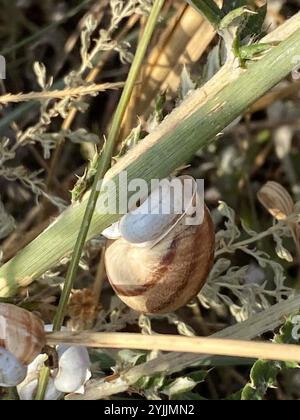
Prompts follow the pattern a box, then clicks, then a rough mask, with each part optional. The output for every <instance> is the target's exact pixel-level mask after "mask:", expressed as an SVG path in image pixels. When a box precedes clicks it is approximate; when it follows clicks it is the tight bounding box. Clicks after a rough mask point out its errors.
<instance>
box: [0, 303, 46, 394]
mask: <svg viewBox="0 0 300 420" xmlns="http://www.w3.org/2000/svg"><path fill="white" fill-rule="evenodd" d="M44 345H45V332H44V324H43V322H42V321H41V320H40V319H39V318H38V317H37V316H35V315H34V314H32V313H31V312H29V311H26V310H25V309H22V308H19V307H17V306H14V305H11V304H7V303H0V355H2V357H0V378H1V377H2V378H9V377H10V378H11V380H7V384H6V385H5V381H4V380H3V381H1V382H2V386H12V385H11V382H15V383H14V385H16V384H18V383H19V382H21V381H22V380H23V379H24V378H22V374H21V373H20V375H16V378H15V381H14V380H13V376H11V372H12V371H13V369H12V365H13V364H14V366H15V372H16V373H17V372H23V373H24V372H25V375H26V371H27V368H26V367H27V366H28V365H29V364H30V363H31V362H32V361H33V360H34V359H35V358H36V356H37V355H38V354H40V352H41V350H42V348H43V347H44ZM25 375H24V376H25ZM20 378H21V379H20Z"/></svg>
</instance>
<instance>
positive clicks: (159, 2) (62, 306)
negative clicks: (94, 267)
mask: <svg viewBox="0 0 300 420" xmlns="http://www.w3.org/2000/svg"><path fill="white" fill-rule="evenodd" d="M163 4H164V0H155V2H154V4H153V7H152V10H151V13H150V16H149V19H148V21H147V24H146V27H145V31H144V33H143V36H142V38H141V41H140V43H139V45H138V48H137V51H136V54H135V57H134V60H133V63H132V66H131V68H130V71H129V74H128V78H127V81H126V84H125V87H124V90H123V93H122V95H121V98H120V101H119V104H118V107H117V110H116V112H115V114H114V117H113V121H112V125H111V129H110V131H109V135H108V138H107V142H106V143H105V146H104V149H103V153H100V155H99V158H98V164H97V171H96V175H95V178H94V182H93V186H92V189H91V193H90V195H89V197H88V200H87V204H86V208H85V212H84V215H83V219H82V223H81V226H80V230H79V234H78V237H77V240H76V243H75V247H74V251H73V254H72V258H71V262H70V265H69V268H68V271H67V275H66V280H65V284H64V288H63V291H62V294H61V298H60V301H59V305H58V309H57V313H56V316H55V318H54V324H53V330H54V331H58V330H60V328H61V326H62V324H63V319H64V314H65V310H66V306H67V303H68V300H69V296H70V293H71V290H72V287H73V283H74V279H75V277H76V275H77V272H78V266H79V261H80V258H81V254H82V250H83V247H84V244H85V242H86V238H87V235H88V231H89V228H90V224H91V220H92V217H93V214H94V210H95V207H96V203H97V200H98V197H99V194H100V191H99V182H102V179H103V178H104V175H105V173H106V172H107V170H108V169H109V167H110V164H111V160H112V156H113V152H114V149H115V145H116V142H117V140H118V136H119V133H120V128H121V124H122V120H123V117H124V115H125V112H126V108H127V105H128V103H129V100H130V97H131V94H132V91H133V89H134V85H135V83H136V79H137V76H138V74H139V71H140V68H141V65H142V62H143V60H144V57H145V53H146V50H147V47H148V45H149V42H150V39H151V37H152V34H153V31H154V29H155V26H156V22H157V19H158V17H159V13H160V11H161V8H162V6H163Z"/></svg>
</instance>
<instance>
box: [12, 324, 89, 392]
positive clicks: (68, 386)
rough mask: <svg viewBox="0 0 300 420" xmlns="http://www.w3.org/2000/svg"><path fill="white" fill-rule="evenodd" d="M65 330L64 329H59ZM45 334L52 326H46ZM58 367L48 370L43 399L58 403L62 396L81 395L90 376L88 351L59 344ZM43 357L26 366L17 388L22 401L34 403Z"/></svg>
mask: <svg viewBox="0 0 300 420" xmlns="http://www.w3.org/2000/svg"><path fill="white" fill-rule="evenodd" d="M62 329H63V330H66V328H65V327H63V328H62ZM45 331H47V332H50V331H52V325H46V326H45ZM56 351H57V356H58V366H57V368H53V369H51V372H50V376H49V381H48V384H47V388H46V393H45V398H44V399H45V400H57V399H60V398H61V397H62V395H63V394H64V393H77V394H83V393H84V385H85V383H86V382H87V381H88V380H89V379H90V377H91V371H90V365H91V363H90V359H89V354H88V351H87V349H86V348H85V347H82V346H68V345H65V344H59V345H58V346H57V347H56ZM47 358H48V357H47V355H46V354H39V355H38V356H37V357H36V358H35V359H34V360H33V362H32V363H30V365H29V366H28V372H27V375H26V378H25V379H24V380H23V381H22V382H21V383H20V384H19V385H18V386H17V391H18V394H19V397H20V399H21V400H33V399H34V396H35V394H36V391H37V387H38V379H39V373H40V370H41V368H42V367H43V366H44V363H45V361H46V360H47Z"/></svg>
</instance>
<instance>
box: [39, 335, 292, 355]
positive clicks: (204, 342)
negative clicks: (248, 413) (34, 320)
mask: <svg viewBox="0 0 300 420" xmlns="http://www.w3.org/2000/svg"><path fill="white" fill-rule="evenodd" d="M46 339H47V344H48V345H52V346H53V345H58V344H61V343H64V344H68V345H71V346H74V345H75V346H84V347H90V348H112V349H123V348H124V346H126V348H127V349H140V350H149V351H150V350H160V351H168V352H174V351H176V352H181V353H196V354H211V355H216V356H233V357H242V358H244V357H246V358H255V359H264V360H280V361H286V362H297V361H298V362H300V347H299V346H298V345H295V344H293V345H292V344H273V343H268V342H254V341H246V340H236V339H235V340H233V339H229V338H216V337H184V336H179V335H170V334H164V335H154V336H153V335H144V334H134V333H106V332H105V333H97V332H92V331H82V332H65V331H64V332H59V333H49V334H47V338H46Z"/></svg>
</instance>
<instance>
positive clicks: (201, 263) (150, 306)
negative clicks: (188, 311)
mask: <svg viewBox="0 0 300 420" xmlns="http://www.w3.org/2000/svg"><path fill="white" fill-rule="evenodd" d="M186 213H187V211H186ZM147 216H149V217H148V220H149V224H148V225H147ZM160 216H162V220H163V222H164V223H160V222H161V221H159V223H158V228H159V229H157V226H155V225H154V224H155V218H159V217H160ZM165 216H167V215H159V214H158V215H157V214H156V215H153V214H149V215H146V214H143V215H141V217H142V218H143V220H142V223H140V226H142V227H143V232H142V233H141V235H140V237H139V236H138V235H135V237H137V239H138V240H137V241H135V242H132V241H129V240H128V236H127V238H126V239H125V238H124V236H122V237H120V238H119V239H117V240H115V241H110V242H109V243H108V247H107V249H106V253H105V264H106V272H107V276H108V279H109V281H110V283H111V285H112V288H113V289H114V291H115V292H116V294H117V295H118V296H119V297H120V299H121V300H122V301H123V302H124V303H126V304H127V305H128V306H129V307H131V308H132V309H134V310H136V311H138V312H142V313H166V312H171V311H174V310H176V309H178V308H180V307H181V306H184V305H185V304H186V303H188V302H189V301H190V300H191V299H192V298H193V297H195V296H196V295H197V294H198V293H199V291H200V290H201V288H202V287H203V285H204V283H205V280H206V278H207V276H208V273H209V271H210V269H211V267H212V264H213V260H214V243H215V235H214V226H213V222H212V219H211V216H210V213H209V210H208V209H207V207H206V206H205V205H204V215H203V221H202V223H201V224H195V225H188V224H186V214H184V215H183V216H182V215H176V217H174V214H171V215H170V217H169V219H168V218H167V217H165ZM131 219H132V218H131V217H128V216H125V219H123V221H122V220H121V222H120V227H121V228H122V224H123V223H124V220H125V222H126V221H128V220H131ZM137 226H139V224H137ZM135 228H136V226H135ZM147 229H150V231H152V233H151V235H150V238H151V239H150V241H147V240H146V239H147V236H145V235H144V233H145V232H147ZM120 230H121V229H120ZM123 231H124V226H123ZM159 231H160V234H161V236H160V237H158V232H159ZM121 233H122V230H121ZM143 235H144V236H143ZM131 236H133V235H131ZM140 238H142V239H143V240H146V241H145V242H144V243H141V241H140ZM153 239H154V240H153Z"/></svg>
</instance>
